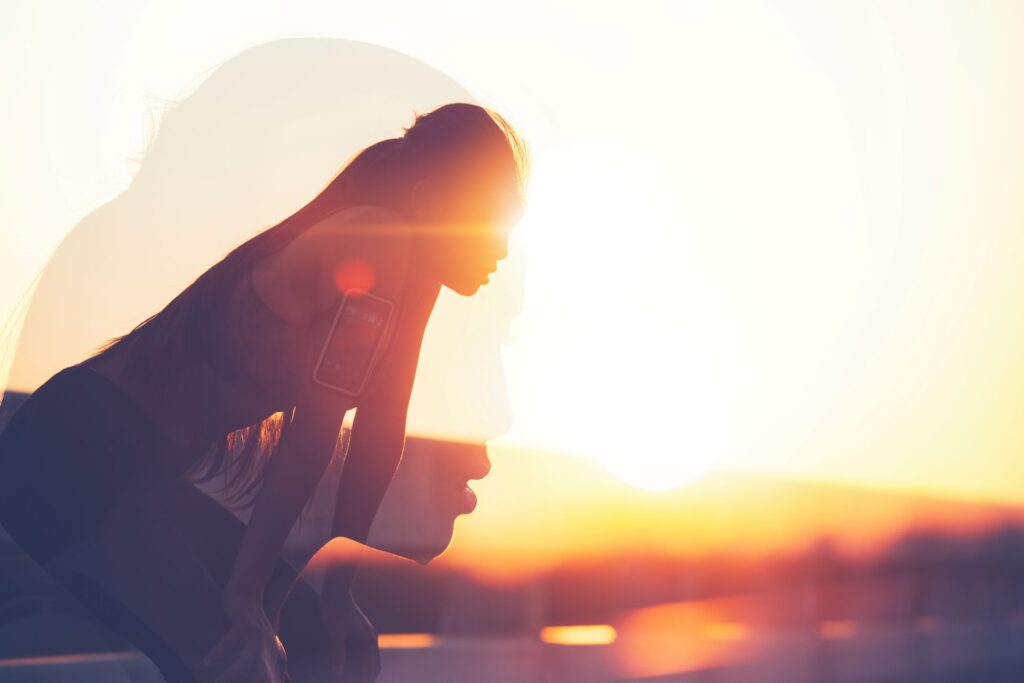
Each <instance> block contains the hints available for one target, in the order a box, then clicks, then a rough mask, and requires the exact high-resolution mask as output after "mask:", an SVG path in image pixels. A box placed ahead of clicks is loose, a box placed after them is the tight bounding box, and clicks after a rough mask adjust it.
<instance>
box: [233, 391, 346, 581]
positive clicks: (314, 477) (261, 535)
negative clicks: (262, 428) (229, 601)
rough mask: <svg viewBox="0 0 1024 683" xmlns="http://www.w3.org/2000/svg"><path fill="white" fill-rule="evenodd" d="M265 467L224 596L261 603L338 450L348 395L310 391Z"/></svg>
mask: <svg viewBox="0 0 1024 683" xmlns="http://www.w3.org/2000/svg"><path fill="white" fill-rule="evenodd" d="M312 386H318V385H311V390H310V391H309V392H308V394H307V396H306V398H305V399H300V401H299V402H298V403H297V404H296V407H295V417H294V420H293V421H292V423H291V425H289V427H288V429H287V430H286V431H285V433H284V435H283V437H282V438H281V442H280V443H279V444H278V447H277V449H276V451H275V453H274V456H273V457H272V458H271V459H270V462H268V463H267V465H266V471H265V473H264V476H263V482H262V484H261V487H260V491H259V494H258V495H257V497H256V503H255V506H254V507H253V511H252V516H251V517H250V518H249V523H248V526H247V527H246V530H245V534H244V535H243V537H242V544H241V546H240V547H239V550H238V555H237V557H236V558H235V564H234V567H233V569H232V572H231V577H230V579H229V580H228V585H227V589H226V593H227V594H229V595H230V596H233V597H240V598H253V599H259V600H260V601H262V598H263V590H264V588H265V587H266V584H267V581H269V579H270V576H271V574H272V572H273V568H274V565H275V564H276V563H277V560H278V558H279V557H280V554H281V548H282V547H283V546H284V542H285V539H286V538H287V537H288V534H289V532H290V531H291V529H292V526H293V525H294V524H295V520H296V519H297V518H298V516H299V512H300V511H301V510H302V508H303V506H304V505H305V504H306V503H307V502H308V500H309V498H310V496H311V495H312V494H313V491H314V490H315V489H316V485H317V483H318V482H319V481H320V478H321V477H322V476H323V473H324V471H325V470H326V469H327V465H328V463H329V462H330V460H331V456H332V454H333V453H334V450H335V448H336V446H337V442H338V436H339V434H340V432H341V425H342V422H343V420H344V417H345V414H346V412H347V411H348V410H349V408H350V407H351V399H350V397H347V396H344V395H341V394H338V393H336V392H331V391H330V390H329V389H324V390H322V391H318V390H315V389H312Z"/></svg>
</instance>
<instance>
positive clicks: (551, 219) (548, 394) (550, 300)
mask: <svg viewBox="0 0 1024 683" xmlns="http://www.w3.org/2000/svg"><path fill="white" fill-rule="evenodd" d="M536 175H537V177H536V179H535V181H534V182H533V184H532V189H531V195H530V201H529V208H528V211H527V215H526V217H525V218H524V225H523V227H524V228H525V229H524V233H525V234H526V239H527V240H528V241H529V247H528V252H529V258H528V262H527V268H528V274H527V279H526V285H527V288H528V290H527V297H528V302H527V306H526V311H525V315H526V317H529V318H530V320H529V322H527V323H525V325H526V326H527V327H529V332H528V333H527V334H526V335H524V338H528V339H529V340H530V341H528V342H527V343H524V344H519V345H517V346H516V347H515V349H514V351H513V352H512V353H510V354H509V356H508V357H507V361H508V371H509V372H508V374H509V377H510V382H515V383H516V384H517V385H518V386H515V387H513V389H514V391H515V393H516V394H517V395H519V396H522V397H523V398H527V397H528V399H529V400H524V401H519V402H517V425H516V427H515V428H516V429H518V430H521V431H519V433H518V434H517V435H515V436H517V437H519V438H521V439H523V441H524V442H529V443H532V444H534V445H538V446H541V447H544V448H549V449H557V450H559V451H562V452H566V453H573V454H577V455H582V456H587V457H592V458H596V459H598V460H600V461H601V462H602V463H603V464H604V465H605V466H606V467H607V469H608V471H609V472H611V473H612V474H614V475H615V476H616V477H617V478H619V479H620V480H622V481H623V482H625V483H627V484H630V485H632V486H636V487H640V488H643V489H647V490H670V489H674V488H678V487H680V486H683V485H685V484H687V483H689V482H691V481H693V480H695V479H697V478H698V477H700V476H701V475H702V474H703V473H704V472H706V471H707V469H708V468H709V467H711V466H712V465H713V464H714V461H715V458H716V452H717V450H718V441H719V438H718V435H719V433H720V431H721V422H722V417H721V402H720V400H719V393H720V392H719V388H718V383H717V382H716V378H715V377H714V375H713V372H712V370H711V367H710V365H709V363H708V362H707V359H706V358H704V357H703V355H702V353H701V352H700V350H699V349H698V348H697V347H696V346H695V345H694V344H692V343H691V342H690V340H688V339H687V337H686V335H685V334H684V332H683V330H681V329H677V328H674V327H673V326H672V323H671V321H670V320H666V317H667V316H665V315H664V311H665V307H666V306H671V305H672V301H671V297H668V296H666V294H665V293H664V292H661V291H659V288H658V287H657V286H656V284H655V280H654V279H653V278H652V274H651V273H650V270H649V267H648V264H649V263H650V260H651V259H650V252H651V251H652V250H653V249H655V248H656V243H657V241H656V235H657V234H658V233H659V231H661V230H663V226H662V225H661V222H660V220H659V217H658V216H657V215H656V214H655V213H654V212H653V211H652V210H651V209H650V208H649V206H650V202H648V201H645V199H644V197H643V195H642V193H640V192H639V191H638V190H636V188H635V187H634V186H633V184H632V183H630V182H629V180H628V179H627V178H625V177H621V176H618V175H616V173H615V172H614V171H613V170H610V169H604V168H597V167H595V166H593V165H584V166H578V167H577V166H573V167H570V168H563V169H537V174H536ZM537 297H543V298H544V300H545V305H544V306H542V307H537V309H534V308H531V306H530V304H529V300H530V299H534V298H537ZM549 316H550V317H549ZM510 437H513V435H510ZM510 440H512V438H510Z"/></svg>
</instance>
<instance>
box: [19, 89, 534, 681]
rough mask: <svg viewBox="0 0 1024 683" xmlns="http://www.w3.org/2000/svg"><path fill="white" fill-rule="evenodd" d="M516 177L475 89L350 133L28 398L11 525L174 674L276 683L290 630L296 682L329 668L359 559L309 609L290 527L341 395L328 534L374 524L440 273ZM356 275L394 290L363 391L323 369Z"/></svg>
mask: <svg viewBox="0 0 1024 683" xmlns="http://www.w3.org/2000/svg"><path fill="white" fill-rule="evenodd" d="M523 171H524V155H523V146H522V143H521V141H520V140H519V138H518V136H517V135H516V133H515V132H514V131H513V130H512V128H511V127H510V126H509V125H508V124H507V123H506V122H505V121H504V119H502V117H501V116H499V115H498V114H496V113H494V112H492V111H490V110H487V109H485V108H483V107H480V106H477V105H474V104H467V103H453V104H449V105H445V106H442V107H440V108H438V109H436V110H434V111H432V112H430V113H427V114H423V115H420V116H418V117H416V120H415V122H414V124H413V125H412V126H411V127H409V128H408V129H406V131H405V134H404V135H403V136H402V137H399V138H390V139H386V140H383V141H381V142H378V143H376V144H374V145H372V146H370V147H368V148H366V149H365V150H363V151H362V152H361V153H359V154H358V155H357V156H356V157H355V158H354V159H353V160H352V161H351V162H350V163H349V164H348V165H347V166H346V167H345V168H344V169H343V170H342V172H341V173H339V174H338V175H337V176H336V177H335V178H334V179H333V180H332V181H331V182H330V183H329V184H328V185H327V186H326V187H325V188H324V189H323V190H322V191H321V192H320V193H319V194H318V195H317V196H316V197H315V198H314V199H313V200H312V201H310V202H309V203H307V204H306V205H305V206H303V207H302V208H301V209H299V210H298V211H296V212H295V213H293V214H292V215H291V216H289V217H287V218H286V219H285V220H283V221H281V222H280V223H279V224H277V225H275V226H273V227H271V228H269V229H267V230H265V231H263V232H261V233H260V234H258V235H256V236H255V237H253V238H252V239H250V240H248V241H246V242H245V243H243V244H242V245H240V246H238V247H236V248H235V249H233V250H232V251H231V252H230V253H228V255H227V256H225V257H224V258H223V259H222V260H220V261H219V262H218V263H216V264H215V265H213V266H212V267H211V268H209V269H208V270H207V271H206V272H204V273H203V274H202V275H201V276H200V277H199V278H197V279H196V280H195V282H193V283H192V284H191V285H189V286H188V287H187V288H186V289H185V290H184V291H182V292H181V293H180V294H178V295H177V296H176V297H175V298H174V299H173V300H172V301H171V302H170V303H168V304H167V306H166V307H164V308H163V309H162V310H161V311H160V312H158V313H157V314H155V315H153V316H151V317H150V318H148V319H146V320H145V321H143V322H142V323H140V324H139V325H137V326H136V327H135V328H134V329H132V330H131V331H130V332H129V333H127V334H125V335H122V336H120V337H117V338H115V339H113V340H111V341H110V342H109V343H108V344H106V345H105V346H104V347H103V348H101V349H100V350H99V351H98V352H97V353H95V354H94V355H92V356H90V357H89V358H86V359H85V360H83V361H81V362H78V363H75V364H73V365H70V366H68V367H65V368H64V369H62V370H60V371H59V372H57V373H56V374H54V375H53V376H52V377H50V378H49V379H48V380H47V381H46V382H44V383H43V384H42V385H41V386H40V387H39V388H38V389H37V390H36V391H35V392H34V393H33V394H32V396H31V397H30V398H29V399H28V400H27V401H26V402H25V403H24V404H23V405H22V406H21V407H20V408H19V410H18V411H17V412H16V413H15V414H14V416H12V418H11V420H10V421H9V423H8V425H7V428H6V429H5V430H4V432H3V434H2V435H0V467H2V472H0V523H2V524H3V526H4V528H5V529H6V530H7V531H8V533H9V534H10V535H11V536H12V537H13V538H14V539H15V540H16V541H17V542H18V543H19V545H21V546H22V547H23V548H24V549H25V550H26V551H28V552H29V553H30V554H31V555H32V556H33V557H34V558H35V559H36V560H37V561H38V562H39V563H40V564H42V565H43V566H45V567H46V568H47V569H48V570H49V571H50V572H51V573H52V574H53V575H54V576H55V577H56V578H58V580H60V581H62V582H63V583H64V584H65V585H66V586H67V587H68V588H69V589H70V590H71V591H72V592H74V594H75V595H76V596H78V597H79V598H80V599H81V600H82V602H83V603H85V604H86V605H87V606H89V607H90V608H91V609H92V610H93V611H94V612H95V613H96V615H97V616H98V617H99V618H100V619H101V620H103V621H104V622H105V623H107V624H108V625H109V626H111V627H112V628H113V629H115V630H116V631H118V632H120V633H122V634H123V635H125V636H126V637H127V638H128V639H129V640H130V641H131V642H133V643H135V644H136V645H137V646H138V647H139V648H140V649H141V650H142V651H143V652H145V653H146V654H147V655H149V656H150V658H151V659H153V661H154V662H155V663H156V664H157V665H158V666H159V667H160V669H161V671H162V672H163V673H164V675H165V676H166V677H167V679H168V680H214V679H217V680H246V681H250V680H267V681H277V680H284V676H285V674H284V668H283V665H284V661H285V658H284V654H283V653H284V650H283V649H282V647H281V641H283V642H284V647H285V648H287V652H288V670H289V672H290V675H291V677H292V678H293V679H294V680H300V679H301V678H303V677H305V676H309V677H311V678H316V679H317V680H323V676H324V675H325V672H326V666H327V660H328V659H329V655H327V654H325V653H327V652H329V653H330V655H331V656H333V657H334V663H335V665H336V666H335V670H336V671H337V670H339V668H338V666H339V665H340V663H341V661H342V660H343V657H344V654H345V653H344V648H343V647H341V646H339V645H338V643H343V642H345V641H344V638H345V637H346V636H350V635H351V633H352V632H353V631H358V630H360V629H361V630H363V631H364V632H366V633H367V634H368V637H372V636H373V635H374V632H373V627H372V626H371V625H370V624H369V623H368V622H367V621H366V619H365V617H364V616H363V615H362V613H361V611H360V610H359V608H358V606H357V605H356V604H355V603H354V601H353V600H352V597H351V593H350V591H349V587H350V583H351V579H352V574H351V570H350V569H348V568H344V567H339V568H337V569H335V570H333V573H332V574H331V575H330V576H329V577H328V579H327V581H326V582H325V586H324V593H323V600H322V602H320V603H318V602H317V600H316V598H315V595H314V596H311V595H309V594H308V591H293V592H291V593H289V591H290V589H291V588H292V586H293V583H294V581H295V572H294V570H293V569H291V567H290V566H288V565H287V563H285V562H283V561H282V560H281V558H280V550H281V547H282V544H283V543H284V539H285V537H286V536H287V534H288V532H289V530H290V529H291V527H292V525H293V523H294V521H295V519H296V518H297V516H298V514H299V511H300V510H301V508H302V506H303V505H304V503H305V502H306V501H307V499H308V498H309V496H310V494H311V493H312V491H313V489H314V487H315V485H316V483H317V481H318V480H319V478H320V476H321V475H322V474H323V472H324V469H325V468H326V466H327V463H328V461H329V459H330V457H331V455H332V454H333V452H334V449H335V446H336V444H337V440H338V437H339V435H340V432H341V426H342V421H343V420H344V417H345V415H346V413H347V411H349V410H351V409H352V408H357V411H356V417H355V420H354V422H353V425H352V436H351V440H350V446H349V449H348V456H347V459H346V464H345V467H344V470H343V474H342V478H343V481H342V485H341V486H340V488H339V490H340V491H344V492H346V493H347V494H348V495H339V497H338V500H337V503H336V510H335V516H334V529H333V535H343V536H346V537H349V538H353V539H356V540H362V541H365V539H366V535H367V533H368V530H369V526H370V523H371V521H372V520H373V516H374V513H375V511H376V509H377V506H378V505H379V503H380V500H381V497H382V496H383V494H384V490H385V489H386V487H387V485H388V482H389V481H390V479H391V476H392V474H393V472H394V470H395V467H396V466H397V464H398V460H399V458H400V457H401V452H402V446H403V442H404V438H405V420H406V413H407V409H408V401H409V395H410V392H411V389H412V384H413V379H414V376H415V371H416V365H417V361H418V358H419V351H420V346H421V342H422V339H423V333H424V329H425V326H426V324H427V321H428V319H429V317H430V315H431V311H432V310H433V307H434V303H435V301H436V299H437V296H438V294H439V292H440V288H441V286H442V285H444V286H447V287H449V288H450V289H452V290H454V291H456V292H458V293H460V294H462V295H464V296H470V295H472V294H474V293H475V292H476V290H477V289H478V288H479V287H480V286H481V285H482V284H484V283H485V282H486V281H487V278H488V274H489V273H490V272H492V271H493V270H494V269H495V268H496V267H497V262H498V261H500V260H501V259H502V258H504V256H505V254H506V253H507V240H508V229H509V227H510V226H511V225H512V224H513V223H514V222H515V220H516V218H517V216H518V213H519V211H521V204H522V194H521V190H522V178H523ZM353 291H354V292H356V293H358V292H359V291H364V292H368V293H370V294H373V295H376V296H379V297H383V298H385V299H388V300H389V301H391V302H392V303H393V306H394V313H393V315H392V316H391V317H390V319H389V320H388V322H387V324H386V326H385V327H384V330H383V334H382V336H381V339H380V341H379V344H378V346H377V349H376V358H377V360H376V362H375V363H374V364H373V366H372V369H371V370H370V371H369V377H368V380H367V382H366V383H365V384H364V386H363V388H362V389H361V390H360V391H359V392H358V394H356V395H350V394H347V393H342V392H339V391H337V390H336V389H333V388H330V387H328V386H325V385H322V384H320V383H318V382H315V381H313V371H314V365H315V364H316V362H317V360H318V358H319V354H320V351H321V350H322V349H323V348H324V346H325V344H326V343H327V342H328V337H329V335H330V332H331V325H332V323H333V322H334V320H335V317H336V313H337V311H338V306H339V305H340V301H341V299H342V296H343V295H344V294H345V293H346V292H349V293H352V292H353ZM352 296H355V294H354V293H353V294H352ZM275 416H281V418H282V419H276V420H275V419H274V418H275ZM58 425H59V427H60V428H59V429H56V428H54V427H55V426H58ZM246 428H248V429H246ZM217 472H227V473H228V480H229V482H230V484H231V486H232V488H233V491H234V493H236V494H237V496H238V497H240V498H250V499H254V500H255V507H254V509H253V513H252V516H251V518H250V520H249V523H248V525H244V524H243V523H242V522H240V521H239V520H238V519H237V518H236V517H234V515H232V514H231V513H230V512H229V511H227V510H226V509H224V508H223V507H221V506H220V505H218V504H217V503H215V502H214V501H212V500H210V499H209V498H207V497H206V496H204V495H202V494H201V493H200V492H198V491H197V490H196V489H195V488H194V487H193V486H192V485H191V481H190V480H191V478H194V477H196V476H198V477H199V478H203V477H206V478H209V477H211V476H213V475H214V474H216V473H217ZM97 577H100V578H99V579H97ZM321 604H323V605H326V606H327V609H324V610H320V609H319V606H320V605H321ZM321 618H322V620H323V625H324V627H325V628H324V629H318V628H317V625H318V624H319V623H320V620H321ZM278 632H279V633H280V639H278ZM371 664H372V663H371ZM378 667H379V664H378V665H376V666H370V667H369V669H370V670H368V671H363V672H352V671H347V672H346V673H355V674H357V675H360V676H365V677H367V678H372V676H373V675H375V673H376V669H377V668H378ZM218 677H219V678H218Z"/></svg>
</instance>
